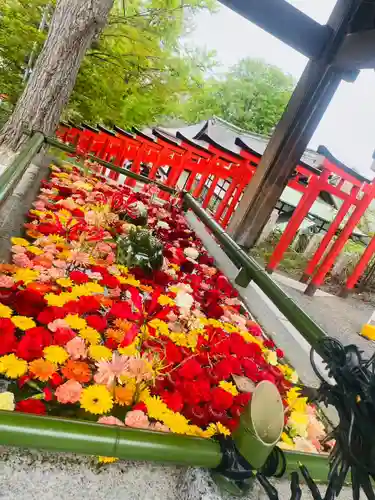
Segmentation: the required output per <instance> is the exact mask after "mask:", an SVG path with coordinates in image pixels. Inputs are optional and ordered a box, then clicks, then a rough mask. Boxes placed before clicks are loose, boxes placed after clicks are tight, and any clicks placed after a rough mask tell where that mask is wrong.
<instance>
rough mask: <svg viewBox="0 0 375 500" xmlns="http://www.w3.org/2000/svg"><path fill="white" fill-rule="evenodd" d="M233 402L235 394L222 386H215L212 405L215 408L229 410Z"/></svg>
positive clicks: (212, 392)
mask: <svg viewBox="0 0 375 500" xmlns="http://www.w3.org/2000/svg"><path fill="white" fill-rule="evenodd" d="M232 404H233V396H232V394H230V393H229V392H227V391H224V389H222V388H221V387H215V389H212V391H211V407H212V408H213V409H214V410H219V411H222V410H227V409H228V408H230V407H231V406H232Z"/></svg>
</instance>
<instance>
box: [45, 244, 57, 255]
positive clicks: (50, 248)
mask: <svg viewBox="0 0 375 500" xmlns="http://www.w3.org/2000/svg"><path fill="white" fill-rule="evenodd" d="M44 250H45V251H46V252H48V253H50V254H54V253H56V252H57V249H56V245H54V244H53V243H50V244H49V245H46V246H45V247H44Z"/></svg>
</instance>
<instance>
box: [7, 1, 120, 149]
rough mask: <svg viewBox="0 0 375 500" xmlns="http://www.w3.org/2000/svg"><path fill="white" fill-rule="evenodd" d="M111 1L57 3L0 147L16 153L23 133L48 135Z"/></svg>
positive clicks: (55, 123) (106, 14)
mask: <svg viewBox="0 0 375 500" xmlns="http://www.w3.org/2000/svg"><path fill="white" fill-rule="evenodd" d="M113 1H114V0H57V2H56V8H55V12H54V15H53V18H52V20H51V26H50V29H49V32H48V37H47V40H46V42H45V44H44V47H43V49H42V51H41V53H40V55H39V57H38V59H37V61H36V64H35V68H34V70H33V72H32V74H31V76H30V79H29V81H28V83H27V86H26V88H25V90H24V91H23V93H22V95H21V97H20V98H19V100H18V102H17V105H16V107H15V109H14V112H13V114H12V116H11V117H10V118H9V120H8V121H7V123H6V124H5V125H4V128H3V129H2V131H1V133H0V146H2V148H4V149H13V150H16V149H18V148H19V147H20V145H21V144H22V142H23V139H22V134H23V131H24V130H25V129H26V130H29V131H31V130H33V131H40V132H43V133H44V134H45V135H52V134H53V133H54V132H55V130H56V128H57V125H58V123H59V119H60V116H61V113H62V111H63V109H64V107H65V106H66V104H67V102H68V100H69V97H70V94H71V93H72V90H73V87H74V84H75V81H76V78H77V74H78V71H79V68H80V65H81V62H82V59H83V57H84V55H85V53H86V50H87V49H88V47H89V46H90V44H91V42H92V40H93V38H94V37H96V36H97V35H98V34H99V33H100V32H101V30H102V29H103V27H104V26H105V24H106V22H107V19H108V14H109V12H110V10H111V7H112V5H113Z"/></svg>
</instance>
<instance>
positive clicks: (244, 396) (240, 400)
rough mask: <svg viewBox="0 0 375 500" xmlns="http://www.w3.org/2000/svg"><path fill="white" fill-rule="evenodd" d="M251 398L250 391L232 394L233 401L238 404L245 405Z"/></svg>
mask: <svg viewBox="0 0 375 500" xmlns="http://www.w3.org/2000/svg"><path fill="white" fill-rule="evenodd" d="M250 399H251V392H241V393H240V394H237V396H234V398H233V403H234V404H235V405H239V406H246V405H247V403H248V402H249V401H250Z"/></svg>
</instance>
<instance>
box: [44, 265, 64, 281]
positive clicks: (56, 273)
mask: <svg viewBox="0 0 375 500" xmlns="http://www.w3.org/2000/svg"><path fill="white" fill-rule="evenodd" d="M48 274H49V275H50V276H51V278H52V279H54V280H57V279H58V278H63V277H64V276H65V273H64V270H63V269H57V268H54V267H51V268H50V269H48Z"/></svg>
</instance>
